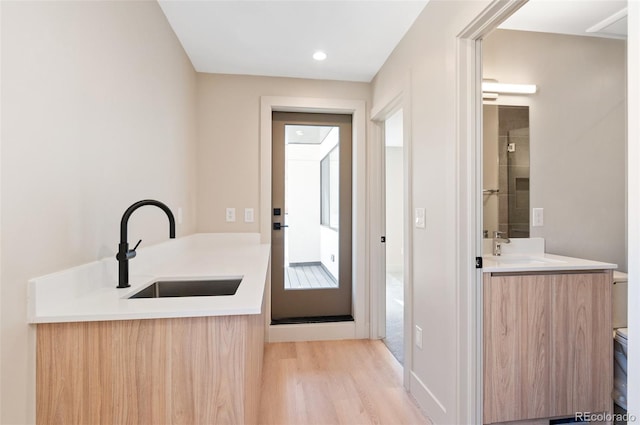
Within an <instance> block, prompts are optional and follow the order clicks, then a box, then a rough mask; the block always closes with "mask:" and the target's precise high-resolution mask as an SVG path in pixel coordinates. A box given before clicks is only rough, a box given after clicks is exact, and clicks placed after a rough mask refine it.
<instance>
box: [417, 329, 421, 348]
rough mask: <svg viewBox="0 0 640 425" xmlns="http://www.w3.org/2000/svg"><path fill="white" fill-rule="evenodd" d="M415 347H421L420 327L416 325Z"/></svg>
mask: <svg viewBox="0 0 640 425" xmlns="http://www.w3.org/2000/svg"><path fill="white" fill-rule="evenodd" d="M416 347H418V348H420V349H422V328H421V327H420V326H418V325H416Z"/></svg>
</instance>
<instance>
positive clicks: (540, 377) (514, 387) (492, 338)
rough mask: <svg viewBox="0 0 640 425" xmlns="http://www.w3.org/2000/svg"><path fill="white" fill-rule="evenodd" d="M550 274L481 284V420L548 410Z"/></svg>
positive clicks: (518, 417)
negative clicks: (482, 347)
mask: <svg viewBox="0 0 640 425" xmlns="http://www.w3.org/2000/svg"><path fill="white" fill-rule="evenodd" d="M552 280H553V277H552V276H545V275H521V276H493V277H490V278H489V279H488V281H487V279H485V283H484V304H485V308H484V355H483V357H484V423H494V422H504V421H517V420H521V419H528V418H539V417H546V416H548V413H549V412H550V411H551V391H550V387H551V376H550V374H549V371H550V369H551V358H550V351H551V339H550V333H549V327H550V317H551V314H550V308H551V285H552Z"/></svg>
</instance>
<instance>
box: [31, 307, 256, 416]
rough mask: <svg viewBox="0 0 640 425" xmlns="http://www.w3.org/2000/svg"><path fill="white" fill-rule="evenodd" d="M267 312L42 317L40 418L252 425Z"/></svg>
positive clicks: (38, 367)
mask: <svg viewBox="0 0 640 425" xmlns="http://www.w3.org/2000/svg"><path fill="white" fill-rule="evenodd" d="M263 351H264V315H263V314H257V315H247V316H219V317H193V318H176V319H153V320H122V321H112V322H80V323H51V324H39V325H38V328H37V350H36V403H37V404H36V420H37V423H38V424H154V425H155V424H158V425H159V424H252V423H256V422H257V414H258V408H259V402H260V382H261V371H262V356H263Z"/></svg>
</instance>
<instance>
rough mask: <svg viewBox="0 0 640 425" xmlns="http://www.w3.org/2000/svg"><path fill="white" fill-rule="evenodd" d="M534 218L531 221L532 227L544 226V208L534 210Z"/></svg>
mask: <svg viewBox="0 0 640 425" xmlns="http://www.w3.org/2000/svg"><path fill="white" fill-rule="evenodd" d="M532 215H533V218H532V220H531V226H532V227H540V226H544V208H534V209H533V214H532Z"/></svg>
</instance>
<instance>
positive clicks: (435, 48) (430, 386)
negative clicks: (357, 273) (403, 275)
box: [372, 0, 489, 424]
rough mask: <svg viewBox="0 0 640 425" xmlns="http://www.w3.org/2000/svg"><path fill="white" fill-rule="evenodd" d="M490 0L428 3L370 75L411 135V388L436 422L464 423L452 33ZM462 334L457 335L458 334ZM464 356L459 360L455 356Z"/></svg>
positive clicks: (378, 106) (380, 98)
mask: <svg viewBox="0 0 640 425" xmlns="http://www.w3.org/2000/svg"><path fill="white" fill-rule="evenodd" d="M488 4H489V1H454V2H452V1H441V0H432V1H430V2H429V3H427V6H426V7H425V9H424V11H423V12H422V14H421V15H420V16H419V17H418V18H417V19H416V21H415V23H414V25H413V27H412V28H411V29H410V30H409V31H408V33H407V34H406V35H405V37H404V38H403V40H402V41H401V42H400V44H399V45H398V46H397V47H396V49H395V50H394V52H393V53H392V55H391V56H390V57H389V59H388V60H387V62H386V63H385V64H384V66H383V67H382V69H381V70H380V72H378V74H377V75H376V77H375V78H374V80H373V104H372V105H373V110H374V111H378V110H382V109H383V108H385V107H386V106H387V104H388V103H389V102H391V101H392V100H393V99H394V98H395V97H396V96H397V95H398V94H400V93H403V110H404V113H405V115H407V114H408V121H409V122H410V125H409V126H407V127H405V131H406V132H408V138H409V139H410V140H411V143H412V147H411V149H412V151H411V163H410V166H411V172H410V173H411V174H410V176H411V180H412V184H413V186H412V193H411V201H412V202H413V207H414V208H421V207H422V208H425V209H426V218H427V220H426V228H425V229H416V228H412V229H411V234H412V237H413V257H412V261H413V270H411V271H410V273H412V275H413V299H411V300H406V302H407V304H405V305H408V304H409V303H410V306H411V309H412V311H413V315H412V317H411V320H410V323H412V325H417V326H420V327H421V328H422V330H423V348H422V349H419V348H417V347H415V346H414V347H412V351H411V355H412V357H413V358H412V363H411V364H408V365H407V366H408V367H409V368H410V369H411V374H412V380H411V386H412V392H413V394H414V395H415V396H416V398H417V400H418V401H419V403H420V404H421V406H422V408H423V409H424V410H425V412H426V413H427V414H428V415H429V416H430V417H431V418H432V419H433V421H434V423H447V424H452V423H467V421H468V420H469V419H468V418H466V417H462V416H459V415H460V412H461V411H464V410H466V409H465V407H466V406H464V402H463V401H461V402H460V404H459V399H458V397H459V396H460V397H463V396H464V395H463V394H462V392H463V391H464V392H466V388H458V382H459V379H460V376H459V373H458V372H459V371H460V370H461V369H462V368H463V367H464V368H465V369H466V365H462V364H458V360H457V359H461V358H463V357H464V355H465V353H461V352H459V351H458V350H460V348H459V345H458V341H457V337H458V336H459V335H458V331H459V330H460V327H461V326H463V325H462V324H460V323H459V322H458V313H457V310H458V295H457V294H458V288H457V287H456V284H457V282H456V276H457V267H456V258H457V254H458V252H457V243H456V235H457V234H458V232H457V230H458V229H457V227H456V213H457V211H456V202H457V193H456V178H457V173H456V169H457V164H458V163H457V156H456V154H457V153H456V144H457V141H456V137H457V125H456V113H457V111H456V87H457V80H456V71H455V70H456V59H457V56H456V52H457V50H456V48H457V45H456V37H457V35H458V34H459V33H460V31H462V30H463V29H464V28H465V27H466V26H467V25H468V24H469V23H470V22H471V21H472V20H473V19H474V18H475V17H476V16H477V15H478V14H479V13H480V12H481V11H482V10H483V9H484V8H485V7H486V6H487V5H488ZM461 338H462V337H461ZM460 362H461V363H462V360H460Z"/></svg>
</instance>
